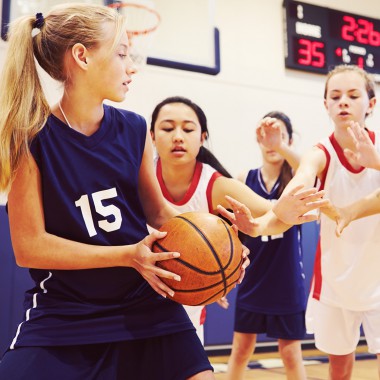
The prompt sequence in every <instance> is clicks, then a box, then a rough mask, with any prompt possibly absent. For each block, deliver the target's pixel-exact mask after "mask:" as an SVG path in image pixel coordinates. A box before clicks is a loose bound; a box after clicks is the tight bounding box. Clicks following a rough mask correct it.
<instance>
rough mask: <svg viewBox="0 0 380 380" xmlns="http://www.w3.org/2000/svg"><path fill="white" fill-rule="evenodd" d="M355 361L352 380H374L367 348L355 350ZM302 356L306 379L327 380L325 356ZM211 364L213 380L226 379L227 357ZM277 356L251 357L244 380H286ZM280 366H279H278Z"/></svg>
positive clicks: (373, 365) (374, 367)
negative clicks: (268, 364)
mask: <svg viewBox="0 0 380 380" xmlns="http://www.w3.org/2000/svg"><path fill="white" fill-rule="evenodd" d="M356 352H357V360H356V361H355V364H354V371H353V375H352V380H376V379H378V375H377V361H376V356H375V355H369V354H368V351H367V346H359V347H358V348H357V350H356ZM303 356H304V359H305V364H306V365H305V368H306V373H307V378H308V379H309V380H327V379H328V363H327V360H326V356H325V354H323V353H322V352H320V351H318V350H303ZM209 359H210V361H211V364H212V365H213V366H214V368H215V379H216V380H225V379H226V374H225V370H226V364H227V361H228V356H210V357H209ZM312 359H323V360H322V363H320V362H318V363H317V364H312V363H316V362H315V361H314V360H312ZM259 361H263V362H270V363H271V364H273V366H271V367H273V368H265V369H263V368H257V367H259V366H260V365H259ZM279 361H280V359H279V355H278V353H277V352H269V353H258V354H254V355H252V358H251V361H250V364H249V366H250V367H252V369H247V371H246V374H245V377H244V379H246V380H251V379H255V380H280V379H282V380H284V379H286V376H285V371H284V368H283V367H282V366H281V367H280V366H277V365H276V364H277V363H279ZM280 365H281V364H280Z"/></svg>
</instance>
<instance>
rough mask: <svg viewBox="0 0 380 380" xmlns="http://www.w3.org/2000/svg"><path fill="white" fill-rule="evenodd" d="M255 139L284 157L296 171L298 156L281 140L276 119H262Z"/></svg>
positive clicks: (279, 127) (279, 128)
mask: <svg viewBox="0 0 380 380" xmlns="http://www.w3.org/2000/svg"><path fill="white" fill-rule="evenodd" d="M256 137H257V141H258V143H259V144H262V145H264V146H265V147H266V148H267V149H271V150H274V151H276V152H277V153H278V154H280V155H281V156H282V157H284V159H285V160H286V161H287V162H288V163H289V165H290V166H291V167H292V169H293V170H294V171H295V170H297V168H298V166H299V163H300V156H299V154H298V153H296V152H295V151H294V150H293V149H292V148H291V145H289V144H288V143H287V142H285V141H284V140H283V138H282V131H281V126H280V123H279V121H278V119H276V118H273V117H265V118H264V119H262V120H261V121H260V122H259V124H258V127H257V129H256Z"/></svg>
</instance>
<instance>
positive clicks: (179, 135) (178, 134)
mask: <svg viewBox="0 0 380 380" xmlns="http://www.w3.org/2000/svg"><path fill="white" fill-rule="evenodd" d="M173 140H174V141H183V133H182V131H181V130H180V129H179V128H176V129H175V130H174V135H173Z"/></svg>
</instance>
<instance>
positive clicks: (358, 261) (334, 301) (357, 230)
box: [312, 131, 380, 311]
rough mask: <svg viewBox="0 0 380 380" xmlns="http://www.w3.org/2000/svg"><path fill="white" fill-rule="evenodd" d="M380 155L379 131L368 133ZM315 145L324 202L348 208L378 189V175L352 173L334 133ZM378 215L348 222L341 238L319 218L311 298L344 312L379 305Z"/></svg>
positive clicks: (326, 220) (332, 224) (371, 171)
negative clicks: (322, 162)
mask: <svg viewBox="0 0 380 380" xmlns="http://www.w3.org/2000/svg"><path fill="white" fill-rule="evenodd" d="M369 135H370V137H371V140H372V142H373V143H374V145H375V147H376V150H377V151H378V152H380V133H374V132H371V131H370V132H369ZM318 147H319V148H321V149H322V150H323V151H324V152H325V154H326V167H325V170H324V173H323V176H322V178H321V184H322V185H321V187H322V188H323V189H324V190H325V192H326V195H325V198H329V199H330V200H331V201H332V203H333V204H334V205H336V206H338V207H344V206H347V205H349V204H351V203H353V202H355V201H357V200H358V199H360V198H362V197H364V196H366V195H368V194H369V193H371V192H373V191H374V190H376V189H377V188H380V171H378V170H374V169H368V168H360V169H358V170H355V169H354V168H353V167H352V166H351V165H350V164H349V162H348V161H347V159H346V158H345V156H344V153H343V150H342V148H341V147H340V146H339V144H338V143H337V141H336V139H335V137H334V135H331V136H330V137H329V138H326V139H324V140H323V141H322V142H321V143H320V144H318ZM379 268H380V215H379V214H378V215H373V216H369V217H366V218H362V219H359V220H356V221H353V222H352V223H351V224H350V225H349V226H348V227H346V229H345V230H344V231H343V233H342V235H341V237H336V235H335V222H334V221H332V220H331V219H329V218H328V217H327V216H325V215H323V214H322V215H321V231H320V241H319V244H318V248H317V254H316V261H315V266H314V277H313V284H312V296H313V298H315V299H317V300H320V301H321V302H324V303H326V304H330V305H333V306H337V307H342V308H345V309H349V310H357V311H360V310H369V309H373V308H376V307H380V272H379V270H380V269H379Z"/></svg>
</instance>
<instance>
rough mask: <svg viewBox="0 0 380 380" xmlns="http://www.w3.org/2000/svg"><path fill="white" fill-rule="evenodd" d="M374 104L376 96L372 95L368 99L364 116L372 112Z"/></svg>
mask: <svg viewBox="0 0 380 380" xmlns="http://www.w3.org/2000/svg"><path fill="white" fill-rule="evenodd" d="M375 105H376V97H373V98H371V99H370V100H369V106H368V110H367V113H366V116H369V115H371V114H372V112H373V109H374V108H375Z"/></svg>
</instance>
